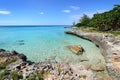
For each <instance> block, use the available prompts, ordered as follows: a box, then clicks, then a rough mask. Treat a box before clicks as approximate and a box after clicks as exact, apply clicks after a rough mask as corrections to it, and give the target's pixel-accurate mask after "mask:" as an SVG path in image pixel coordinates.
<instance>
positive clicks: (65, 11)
mask: <svg viewBox="0 0 120 80" xmlns="http://www.w3.org/2000/svg"><path fill="white" fill-rule="evenodd" d="M62 12H64V13H70V12H71V10H62Z"/></svg>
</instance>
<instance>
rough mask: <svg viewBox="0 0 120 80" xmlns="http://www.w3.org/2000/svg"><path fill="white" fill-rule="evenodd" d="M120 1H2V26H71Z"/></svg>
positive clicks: (0, 2)
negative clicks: (83, 16)
mask: <svg viewBox="0 0 120 80" xmlns="http://www.w3.org/2000/svg"><path fill="white" fill-rule="evenodd" d="M114 4H120V0H0V25H71V24H72V23H73V21H76V22H77V21H78V20H79V19H80V17H81V16H82V15H83V14H84V13H85V14H87V15H89V16H90V17H92V15H93V14H94V13H97V12H104V11H107V10H110V9H112V8H113V5H114Z"/></svg>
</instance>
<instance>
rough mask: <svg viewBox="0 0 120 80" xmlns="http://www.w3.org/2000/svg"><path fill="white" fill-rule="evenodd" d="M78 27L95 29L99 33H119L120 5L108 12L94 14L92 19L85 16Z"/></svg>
mask: <svg viewBox="0 0 120 80" xmlns="http://www.w3.org/2000/svg"><path fill="white" fill-rule="evenodd" d="M76 26H78V27H84V28H86V27H93V28H96V29H97V30H98V31H118V30H120V5H115V7H114V8H113V9H112V10H109V11H107V12H104V13H97V14H94V16H93V17H92V18H91V19H90V18H89V17H88V16H87V15H86V14H84V15H83V17H82V18H81V19H80V22H79V23H77V24H76Z"/></svg>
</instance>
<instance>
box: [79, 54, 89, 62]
mask: <svg viewBox="0 0 120 80" xmlns="http://www.w3.org/2000/svg"><path fill="white" fill-rule="evenodd" d="M78 59H79V61H81V62H82V61H88V60H89V59H88V58H87V56H85V55H79V58H78Z"/></svg>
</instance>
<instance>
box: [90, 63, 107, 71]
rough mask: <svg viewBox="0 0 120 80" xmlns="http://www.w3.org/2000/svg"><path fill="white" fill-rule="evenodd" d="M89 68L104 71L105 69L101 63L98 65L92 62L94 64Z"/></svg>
mask: <svg viewBox="0 0 120 80" xmlns="http://www.w3.org/2000/svg"><path fill="white" fill-rule="evenodd" d="M91 69H92V70H94V71H104V70H105V67H104V66H103V65H100V64H98V65H97V64H94V65H91Z"/></svg>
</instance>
